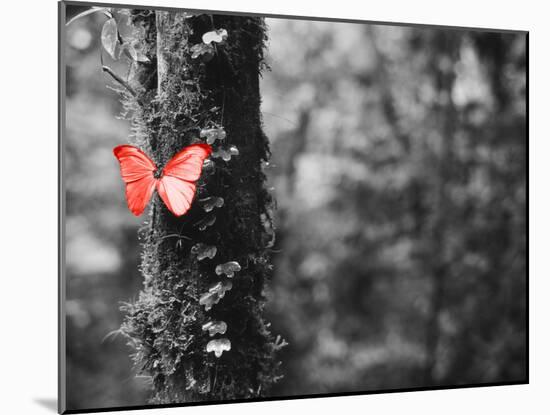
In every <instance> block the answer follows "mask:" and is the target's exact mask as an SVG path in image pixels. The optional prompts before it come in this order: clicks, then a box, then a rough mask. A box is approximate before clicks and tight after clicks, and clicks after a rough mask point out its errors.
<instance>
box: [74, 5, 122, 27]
mask: <svg viewBox="0 0 550 415" xmlns="http://www.w3.org/2000/svg"><path fill="white" fill-rule="evenodd" d="M97 12H103V13H104V14H105V16H107V17H109V18H112V17H113V14H112V13H111V9H110V8H108V7H92V8H91V9H88V10H85V11H83V12H82V13H79V14H77V15H76V16H75V17H73V18H72V19H71V20H69V21H68V22H67V23H66V24H65V26H69V25H70V24H71V23H72V22H74V21H75V20H78V19H80V18H82V17H85V16H88V15H90V14H92V13H97Z"/></svg>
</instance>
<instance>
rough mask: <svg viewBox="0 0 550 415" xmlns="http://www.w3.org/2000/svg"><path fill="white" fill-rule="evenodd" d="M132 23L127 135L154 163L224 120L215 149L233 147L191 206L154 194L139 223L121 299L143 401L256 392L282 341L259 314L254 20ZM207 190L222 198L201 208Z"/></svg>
mask: <svg viewBox="0 0 550 415" xmlns="http://www.w3.org/2000/svg"><path fill="white" fill-rule="evenodd" d="M132 22H133V24H134V25H135V26H136V27H137V28H138V29H139V30H138V33H139V37H140V39H139V41H140V42H143V44H144V45H143V51H144V52H145V54H146V55H147V57H148V58H149V62H145V63H135V64H134V68H133V70H132V72H131V77H130V83H131V85H132V87H133V88H134V89H135V91H136V94H135V96H134V95H131V94H123V104H124V109H125V113H126V114H127V117H128V118H129V119H130V121H131V125H132V134H131V137H130V139H131V142H132V144H134V145H137V146H139V147H141V148H142V149H143V150H145V151H146V152H147V153H148V154H150V155H151V157H152V158H153V160H154V161H155V163H156V164H157V165H159V166H163V165H164V164H165V163H166V161H167V160H169V159H170V158H171V157H172V156H173V155H174V154H175V153H176V152H177V151H179V150H181V149H182V148H184V147H185V146H187V145H189V144H192V143H194V142H204V141H205V139H206V137H205V136H204V134H202V135H203V137H201V130H204V129H212V128H223V130H224V131H225V133H226V136H225V138H223V139H220V140H216V141H215V142H214V143H213V147H214V149H215V150H216V149H219V150H220V151H221V150H227V149H229V147H230V146H234V147H235V148H236V149H237V152H238V155H236V153H235V152H233V153H232V155H231V158H230V160H228V161H225V160H224V159H223V158H221V157H220V158H212V160H211V161H210V162H209V166H208V167H205V169H203V173H202V176H201V179H200V180H199V182H198V183H197V194H196V196H195V200H194V202H193V205H192V207H191V209H190V211H189V212H188V213H187V214H186V215H184V216H182V217H180V218H177V217H175V216H174V215H172V214H171V213H170V212H169V211H168V210H167V208H166V207H165V206H164V204H163V203H162V201H161V200H160V199H159V197H158V195H155V196H154V197H153V200H152V202H151V208H150V209H149V212H148V218H147V220H146V222H145V223H144V225H143V227H142V229H141V230H140V237H141V239H142V243H143V250H142V264H141V272H142V274H143V277H144V286H143V289H142V291H141V292H140V294H139V298H138V299H137V300H136V301H135V302H133V303H128V304H125V305H124V306H123V311H124V312H125V320H124V322H123V324H122V326H121V332H122V333H124V335H125V336H126V337H127V338H128V340H129V344H130V345H131V347H132V348H133V359H134V362H135V365H136V369H137V371H138V372H139V373H140V374H146V375H148V376H151V378H152V384H153V394H152V397H151V399H150V402H152V403H181V402H189V401H205V400H226V399H236V398H237V399H242V398H254V397H258V396H263V395H264V394H265V393H266V392H267V390H268V388H269V387H270V385H272V384H273V383H274V382H275V381H276V380H277V379H278V377H279V373H278V372H279V364H280V363H279V362H278V361H277V359H276V351H277V349H279V348H280V347H281V343H280V342H279V341H278V340H276V339H275V338H274V336H273V334H272V333H271V332H270V330H269V324H268V323H266V321H265V319H264V317H263V308H264V303H265V293H264V290H265V287H266V282H267V280H268V279H269V275H270V272H271V263H270V258H269V255H268V250H267V246H268V244H269V243H270V241H271V240H272V237H273V235H272V234H271V232H272V226H271V223H270V221H271V212H272V203H273V202H272V199H271V196H270V194H269V193H268V191H267V190H266V188H265V183H264V182H265V176H264V174H263V172H262V167H261V166H262V161H266V160H267V159H268V157H269V145H268V141H267V138H266V136H265V135H264V133H263V131H262V122H261V115H260V92H259V75H260V71H261V68H262V67H263V50H264V43H265V40H266V29H265V25H264V22H263V20H262V19H260V18H255V17H240V16H225V15H207V14H200V15H195V16H193V17H189V15H188V14H186V13H184V12H159V11H156V12H148V11H143V10H133V11H132ZM216 29H225V30H226V31H227V33H228V38H227V40H226V41H225V42H223V43H214V44H212V49H213V51H214V53H213V55H212V56H211V59H210V60H208V61H207V59H205V58H206V57H207V56H198V57H193V52H192V48H193V46H195V45H201V42H202V35H203V34H204V33H206V32H209V31H213V30H216ZM209 198H210V199H209ZM212 198H220V199H221V200H222V201H223V204H221V206H218V205H220V203H217V204H215V205H212V204H210V205H208V206H207V207H205V206H206V205H207V202H206V201H211V200H212ZM210 203H211V202H210ZM207 210H208V211H207ZM198 244H201V245H198ZM197 246H198V247H197ZM207 247H215V250H210V251H208V255H206V254H205V255H203V256H202V257H201V258H200V260H199V258H198V257H197V252H198V249H199V248H200V249H202V250H204V249H206V248H207ZM214 251H215V254H214V255H212V252H214ZM229 262H236V263H238V264H239V267H240V270H239V271H235V272H234V275H233V276H232V277H230V276H229V275H228V274H224V273H219V274H218V273H216V267H217V266H218V265H220V264H226V263H229ZM230 268H231V267H230ZM220 283H221V284H225V289H226V291H224V293H225V295H224V296H223V297H218V298H215V300H218V301H217V302H212V304H210V305H211V307H210V308H209V307H205V305H204V304H201V301H200V300H201V297H203V296H204V295H205V294H207V293H209V292H213V291H212V290H215V289H216V288H215V287H216V284H220ZM229 286H230V289H228V287H229ZM218 288H219V287H218ZM209 290H210V291H209ZM218 293H219V292H218ZM203 303H204V302H203ZM207 308H208V309H207ZM218 322H224V323H225V325H226V330H225V332H224V333H223V334H222V333H221V331H222V330H221V329H219V328H218V329H217V330H218V331H217V332H215V333H214V334H213V335H212V336H211V335H210V333H211V330H208V329H204V328H203V326H205V325H206V327H207V328H212V327H223V325H221V324H218V325H217V326H215V324H217V323H218ZM209 323H212V324H211V325H209ZM213 339H228V340H229V342H230V347H231V348H230V350H227V349H225V350H224V351H223V352H222V353H221V355H220V356H219V357H216V355H215V353H212V352H208V351H207V344H208V343H209V342H210V341H211V340H213ZM218 343H219V344H222V343H220V342H218ZM223 345H224V347H225V346H227V344H226V343H223Z"/></svg>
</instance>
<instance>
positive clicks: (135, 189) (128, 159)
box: [113, 145, 157, 216]
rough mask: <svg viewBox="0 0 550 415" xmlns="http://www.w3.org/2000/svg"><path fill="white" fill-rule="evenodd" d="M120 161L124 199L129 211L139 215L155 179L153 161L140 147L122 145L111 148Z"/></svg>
mask: <svg viewBox="0 0 550 415" xmlns="http://www.w3.org/2000/svg"><path fill="white" fill-rule="evenodd" d="M113 153H114V154H115V157H116V158H117V160H118V161H119V163H120V175H121V176H122V180H123V181H124V183H126V201H127V203H128V208H129V209H130V211H131V212H132V213H133V214H134V215H136V216H139V215H141V214H142V213H143V211H144V210H145V207H146V206H147V203H149V200H150V199H151V196H152V194H153V190H154V189H155V184H156V182H157V179H155V177H154V175H153V174H154V172H155V170H156V169H157V167H156V166H155V163H153V162H152V161H151V159H150V158H149V157H147V155H146V154H145V153H144V152H143V151H141V150H140V149H138V148H136V147H133V146H129V145H123V146H118V147H115V148H114V150H113Z"/></svg>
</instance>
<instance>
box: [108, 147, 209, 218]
mask: <svg viewBox="0 0 550 415" xmlns="http://www.w3.org/2000/svg"><path fill="white" fill-rule="evenodd" d="M211 152H212V148H211V147H210V145H208V144H192V145H190V146H187V147H185V148H184V149H183V150H181V151H180V152H178V153H177V154H176V155H175V156H174V157H172V159H170V161H168V163H166V166H164V168H163V169H158V168H157V166H156V165H155V163H154V162H153V161H152V160H151V159H150V158H149V157H148V156H147V155H146V154H145V153H144V152H143V151H141V150H140V149H139V148H136V147H134V146H130V145H121V146H118V147H115V148H114V149H113V153H114V155H115V157H116V158H117V160H118V161H119V163H120V174H121V176H122V180H123V181H124V183H125V184H126V201H127V202H128V208H129V209H130V211H131V212H132V213H133V214H134V215H136V216H139V215H141V214H142V213H143V211H144V210H145V207H146V206H147V204H148V203H149V200H151V197H152V196H153V192H154V191H155V190H156V191H157V192H158V194H159V196H160V198H161V199H162V200H163V202H164V203H165V204H166V207H167V208H168V209H169V210H170V211H171V212H172V213H173V214H174V215H176V216H181V215H184V214H185V213H187V211H188V210H189V208H190V207H191V203H192V202H193V199H194V197H195V192H196V182H197V180H198V179H199V177H200V175H201V172H202V165H203V163H204V161H205V160H206V158H207V157H208V156H209V155H210V153H211Z"/></svg>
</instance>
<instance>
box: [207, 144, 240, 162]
mask: <svg viewBox="0 0 550 415" xmlns="http://www.w3.org/2000/svg"><path fill="white" fill-rule="evenodd" d="M238 155H239V149H238V148H237V147H235V146H230V147H229V148H227V149H225V148H218V149H216V151H214V152H213V153H212V157H214V158H221V159H222V160H223V161H229V160H231V157H232V156H238Z"/></svg>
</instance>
